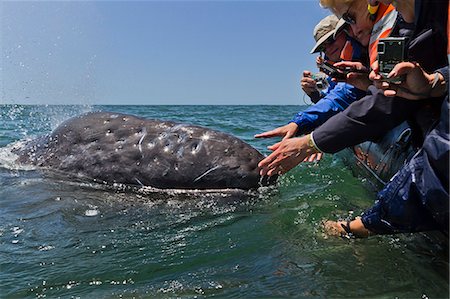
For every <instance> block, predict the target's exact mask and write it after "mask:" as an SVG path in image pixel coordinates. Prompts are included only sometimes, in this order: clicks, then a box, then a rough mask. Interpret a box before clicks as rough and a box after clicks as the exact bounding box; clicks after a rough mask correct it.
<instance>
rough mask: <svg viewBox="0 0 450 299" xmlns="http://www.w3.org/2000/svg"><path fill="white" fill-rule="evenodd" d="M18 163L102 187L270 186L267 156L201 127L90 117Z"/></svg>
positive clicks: (73, 122)
mask: <svg viewBox="0 0 450 299" xmlns="http://www.w3.org/2000/svg"><path fill="white" fill-rule="evenodd" d="M17 153H18V154H19V158H18V162H20V163H22V164H32V165H35V166H38V167H42V168H46V169H54V170H58V171H62V172H64V173H67V174H69V175H74V176H77V177H81V178H89V179H93V180H95V181H100V182H104V183H111V184H112V183H122V184H127V185H138V186H150V187H155V188H161V189H168V188H176V189H223V188H238V189H253V188H257V187H259V186H261V184H263V185H266V184H268V183H272V182H273V181H271V182H268V181H267V180H266V179H267V178H265V179H264V180H263V179H261V177H260V176H259V171H258V166H257V164H258V162H259V161H260V160H261V159H263V158H264V157H263V155H262V154H261V153H260V152H258V151H257V150H256V149H255V148H253V147H252V146H250V145H249V144H247V143H245V142H244V141H242V140H240V139H238V138H236V137H234V136H232V135H229V134H226V133H223V132H219V131H215V130H212V129H208V128H203V127H200V126H194V125H188V124H182V123H176V122H171V121H162V120H152V119H144V118H140V117H136V116H132V115H127V114H120V113H113V112H91V113H87V114H84V115H80V116H77V117H74V118H71V119H69V120H67V121H65V122H63V123H62V124H61V125H60V126H59V127H57V128H56V129H55V130H54V131H53V132H52V133H51V134H50V135H47V136H44V137H41V138H38V139H35V140H32V141H30V142H28V143H27V144H26V145H25V146H23V147H22V148H20V149H18V150H17Z"/></svg>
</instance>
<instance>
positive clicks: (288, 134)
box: [283, 131, 295, 140]
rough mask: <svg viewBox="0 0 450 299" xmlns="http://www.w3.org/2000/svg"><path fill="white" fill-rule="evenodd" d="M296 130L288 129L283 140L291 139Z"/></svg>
mask: <svg viewBox="0 0 450 299" xmlns="http://www.w3.org/2000/svg"><path fill="white" fill-rule="evenodd" d="M294 134H295V132H291V131H288V132H287V133H286V135H284V137H283V140H286V139H289V138H291V137H292V136H294Z"/></svg>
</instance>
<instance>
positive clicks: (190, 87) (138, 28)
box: [0, 0, 329, 105]
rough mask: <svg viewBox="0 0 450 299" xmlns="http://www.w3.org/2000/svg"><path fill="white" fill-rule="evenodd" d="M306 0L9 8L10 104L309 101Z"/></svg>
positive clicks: (5, 52) (313, 18) (2, 10)
mask: <svg viewBox="0 0 450 299" xmlns="http://www.w3.org/2000/svg"><path fill="white" fill-rule="evenodd" d="M328 14H329V12H328V11H327V10H324V9H322V8H321V7H320V6H319V4H318V0H304V1H134V2H125V1H123V2H122V1H121V2H119V1H56V2H27V1H25V2H4V1H2V2H0V19H1V20H0V22H1V24H0V25H1V27H0V28H1V29H0V30H1V35H0V50H1V53H2V57H1V59H2V60H1V65H0V68H1V71H0V75H1V78H0V88H1V91H2V93H1V102H0V103H7V104H146V105H158V104H248V105H253V104H255V105H256V104H276V105H280V104H294V105H296V104H301V103H302V97H303V93H302V91H301V89H300V87H299V83H298V82H299V79H300V75H301V72H302V70H304V69H313V70H314V65H315V64H314V60H315V56H314V55H311V54H309V51H310V49H311V47H312V46H313V45H314V40H313V37H312V31H313V28H314V26H315V25H316V24H317V22H319V21H320V20H321V19H322V18H323V17H325V16H327V15H328Z"/></svg>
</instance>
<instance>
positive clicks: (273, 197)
mask: <svg viewBox="0 0 450 299" xmlns="http://www.w3.org/2000/svg"><path fill="white" fill-rule="evenodd" d="M299 109H301V107H296V106H95V107H91V106H20V105H4V106H0V117H1V118H0V269H1V272H0V282H1V283H0V288H1V289H0V294H2V297H5V298H27V297H28V298H34V297H48V298H56V297H63V298H71V297H80V298H119V297H125V298H155V297H156V298H175V297H181V298H194V297H198V298H203V297H219V298H224V297H226V298H232V297H239V298H263V297H271V298H282V297H291V298H298V297H319V298H330V297H334V298H363V297H365V298H367V297H370V298H396V297H398V298H422V297H423V296H427V297H429V298H448V293H449V287H448V258H447V254H448V253H447V249H443V248H441V247H439V246H437V245H434V244H433V243H431V242H430V241H429V240H427V239H425V238H424V237H422V236H413V235H398V236H379V237H373V238H370V239H366V240H359V239H358V240H347V239H341V238H326V237H325V236H324V234H323V233H322V230H321V225H320V223H321V222H322V221H323V220H325V219H338V218H345V217H348V216H349V215H358V214H360V213H361V212H362V211H364V209H365V208H367V207H369V206H370V205H371V204H372V202H373V201H374V199H375V193H374V190H372V189H370V188H368V185H367V184H366V183H365V180H364V179H363V178H355V177H354V176H353V175H352V173H351V172H350V171H349V170H347V168H346V167H345V166H344V165H343V163H342V162H341V161H340V160H339V158H336V157H334V158H333V157H332V156H330V155H327V156H325V158H324V160H323V161H321V162H320V163H318V164H317V163H314V164H303V165H301V166H299V167H297V168H296V169H294V170H293V171H291V172H290V173H289V174H287V175H286V176H284V177H282V178H281V179H280V181H279V184H278V186H277V188H275V189H262V190H259V192H257V193H252V194H244V195H243V194H220V193H219V194H202V193H199V194H191V195H179V194H174V193H170V192H169V193H166V194H139V193H132V192H124V191H122V190H116V189H109V188H105V187H101V186H97V185H93V184H90V183H88V182H84V183H75V182H70V181H69V180H67V179H62V178H61V177H58V176H57V175H54V174H51V173H43V172H41V171H38V170H33V169H23V168H19V167H17V165H15V164H14V163H13V162H12V158H11V156H10V151H9V150H8V146H9V145H11V144H12V143H14V142H17V141H19V140H22V139H26V138H32V137H33V136H39V135H42V134H45V133H48V132H50V131H51V130H52V129H54V128H55V127H56V126H57V125H58V124H59V123H61V122H62V121H64V120H65V119H67V118H69V117H70V116H74V115H77V114H80V113H83V112H87V111H93V110H108V111H116V112H123V113H131V114H136V115H139V116H143V117H148V118H160V119H167V120H173V121H181V122H187V123H192V124H196V125H201V126H206V127H210V128H213V129H217V130H221V131H224V132H227V133H230V134H233V135H235V136H237V137H239V138H241V139H243V140H245V141H247V142H249V143H250V144H251V145H253V146H254V147H256V148H257V149H258V150H260V151H262V152H263V153H265V154H268V150H267V149H266V147H267V146H268V145H270V144H271V143H272V142H273V141H272V140H260V139H258V140H256V139H254V138H253V135H254V134H256V133H259V132H262V131H264V130H268V129H272V128H274V127H276V126H279V125H283V124H285V123H286V122H287V121H289V120H290V119H291V117H292V116H293V114H294V113H296V112H297V111H298V110H299Z"/></svg>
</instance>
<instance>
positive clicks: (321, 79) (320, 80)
mask: <svg viewBox="0 0 450 299" xmlns="http://www.w3.org/2000/svg"><path fill="white" fill-rule="evenodd" d="M312 78H313V79H314V81H316V87H317V88H318V89H319V90H325V89H327V88H328V86H329V84H328V81H327V76H326V75H325V74H324V73H317V74H314V75H312Z"/></svg>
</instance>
